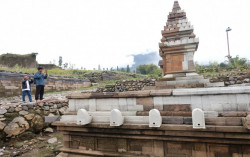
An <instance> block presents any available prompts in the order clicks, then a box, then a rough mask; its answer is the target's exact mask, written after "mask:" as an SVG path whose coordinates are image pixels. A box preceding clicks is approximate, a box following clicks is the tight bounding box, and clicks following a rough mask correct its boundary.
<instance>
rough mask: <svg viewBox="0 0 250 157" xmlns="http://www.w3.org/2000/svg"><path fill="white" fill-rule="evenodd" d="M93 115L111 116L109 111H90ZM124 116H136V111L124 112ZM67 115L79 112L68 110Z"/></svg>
mask: <svg viewBox="0 0 250 157" xmlns="http://www.w3.org/2000/svg"><path fill="white" fill-rule="evenodd" d="M88 113H89V114H90V115H91V116H110V112H109V111H97V112H88ZM121 113H122V115H123V116H136V111H128V112H122V111H121ZM65 115H77V112H67V113H65Z"/></svg>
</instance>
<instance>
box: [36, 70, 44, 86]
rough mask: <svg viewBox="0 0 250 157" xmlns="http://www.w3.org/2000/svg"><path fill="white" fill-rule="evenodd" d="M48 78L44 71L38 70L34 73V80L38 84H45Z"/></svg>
mask: <svg viewBox="0 0 250 157" xmlns="http://www.w3.org/2000/svg"><path fill="white" fill-rule="evenodd" d="M44 79H47V75H44V74H43V73H40V72H36V73H35V75H34V80H35V81H34V82H35V84H36V85H45V80H44Z"/></svg>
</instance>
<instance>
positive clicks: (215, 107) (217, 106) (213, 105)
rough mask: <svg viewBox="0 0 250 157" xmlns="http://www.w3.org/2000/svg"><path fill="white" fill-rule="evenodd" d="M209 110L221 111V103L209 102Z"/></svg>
mask: <svg viewBox="0 0 250 157" xmlns="http://www.w3.org/2000/svg"><path fill="white" fill-rule="evenodd" d="M211 111H223V105H222V104H221V103H217V104H213V103H212V104H211Z"/></svg>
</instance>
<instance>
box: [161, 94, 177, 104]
mask: <svg viewBox="0 0 250 157" xmlns="http://www.w3.org/2000/svg"><path fill="white" fill-rule="evenodd" d="M162 101H163V104H164V105H171V104H180V101H179V97H174V96H169V97H162Z"/></svg>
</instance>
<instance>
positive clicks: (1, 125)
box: [0, 121, 6, 131]
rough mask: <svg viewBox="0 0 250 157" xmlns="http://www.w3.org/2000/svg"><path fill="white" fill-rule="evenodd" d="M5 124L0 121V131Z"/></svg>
mask: <svg viewBox="0 0 250 157" xmlns="http://www.w3.org/2000/svg"><path fill="white" fill-rule="evenodd" d="M5 126H6V124H5V123H3V122H1V121H0V131H2V130H3V129H4V127H5Z"/></svg>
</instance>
